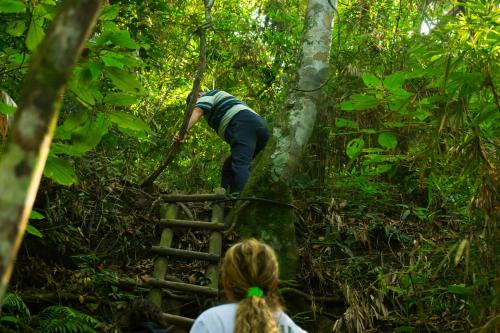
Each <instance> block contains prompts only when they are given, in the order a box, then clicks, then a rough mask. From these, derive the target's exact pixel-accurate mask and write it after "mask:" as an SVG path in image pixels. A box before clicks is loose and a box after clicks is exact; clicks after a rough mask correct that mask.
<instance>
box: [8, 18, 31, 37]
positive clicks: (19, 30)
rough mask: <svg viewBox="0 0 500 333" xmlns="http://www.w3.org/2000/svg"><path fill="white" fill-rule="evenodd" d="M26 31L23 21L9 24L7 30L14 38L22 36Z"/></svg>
mask: <svg viewBox="0 0 500 333" xmlns="http://www.w3.org/2000/svg"><path fill="white" fill-rule="evenodd" d="M24 30H26V24H25V23H24V21H21V20H16V21H12V22H9V24H8V25H7V28H6V29H5V31H7V33H8V34H9V35H11V36H14V37H19V36H22V34H23V32H24Z"/></svg>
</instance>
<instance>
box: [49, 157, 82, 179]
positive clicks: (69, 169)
mask: <svg viewBox="0 0 500 333" xmlns="http://www.w3.org/2000/svg"><path fill="white" fill-rule="evenodd" d="M43 174H44V175H45V176H46V177H49V178H50V179H52V180H53V181H54V182H56V183H58V184H61V185H71V184H74V183H76V182H77V181H78V178H77V177H76V173H75V170H74V169H73V166H72V165H71V164H70V163H69V162H68V161H66V160H64V159H62V158H59V157H55V156H49V157H48V158H47V164H45V169H44V170H43Z"/></svg>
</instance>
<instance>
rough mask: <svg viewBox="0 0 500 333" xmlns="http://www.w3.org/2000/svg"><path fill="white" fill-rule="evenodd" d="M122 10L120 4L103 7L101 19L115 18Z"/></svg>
mask: <svg viewBox="0 0 500 333" xmlns="http://www.w3.org/2000/svg"><path fill="white" fill-rule="evenodd" d="M119 12H120V5H110V6H105V7H103V8H102V11H101V14H100V15H99V19H100V20H103V21H108V20H114V19H115V18H116V17H117V16H118V13H119Z"/></svg>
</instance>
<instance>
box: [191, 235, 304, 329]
mask: <svg viewBox="0 0 500 333" xmlns="http://www.w3.org/2000/svg"><path fill="white" fill-rule="evenodd" d="M221 273H222V284H223V286H224V292H225V293H226V297H227V298H228V300H229V301H230V302H231V303H229V304H225V305H219V306H216V307H213V308H210V309H208V310H206V311H205V312H203V313H202V314H201V315H200V316H199V317H198V318H197V319H196V321H195V323H194V325H193V327H192V328H191V331H190V333H233V332H234V333H281V332H285V333H306V332H305V331H304V330H302V329H301V328H300V327H299V326H297V325H296V324H295V323H294V322H293V321H292V319H290V317H288V316H287V315H286V314H285V313H284V312H283V311H282V308H281V305H280V303H279V300H278V296H277V294H276V291H277V289H278V281H279V269H278V261H277V260H276V255H275V253H274V251H273V249H272V248H271V247H270V246H268V245H266V244H264V243H262V242H260V241H257V240H255V239H248V240H245V241H243V242H240V243H237V244H235V245H233V246H232V247H231V248H230V249H229V250H228V251H227V252H226V255H225V256H224V260H223V262H222V267H221Z"/></svg>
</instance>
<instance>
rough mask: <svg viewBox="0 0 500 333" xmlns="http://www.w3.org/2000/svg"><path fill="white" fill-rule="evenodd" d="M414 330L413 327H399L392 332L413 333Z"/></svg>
mask: <svg viewBox="0 0 500 333" xmlns="http://www.w3.org/2000/svg"><path fill="white" fill-rule="evenodd" d="M415 330H416V328H415V327H413V326H399V327H396V328H395V329H394V332H396V333H413V332H415Z"/></svg>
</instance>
